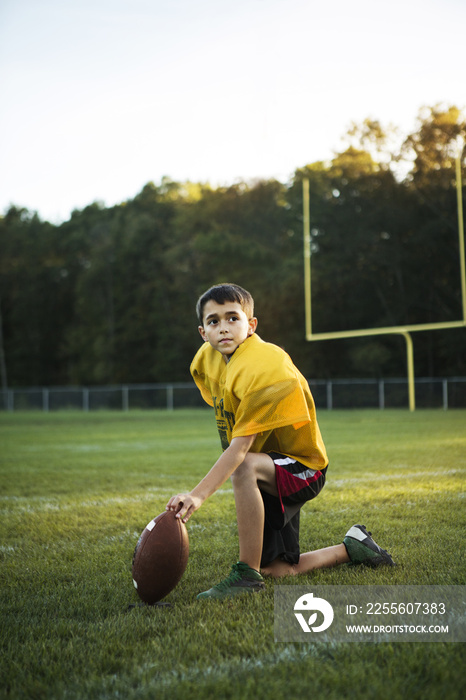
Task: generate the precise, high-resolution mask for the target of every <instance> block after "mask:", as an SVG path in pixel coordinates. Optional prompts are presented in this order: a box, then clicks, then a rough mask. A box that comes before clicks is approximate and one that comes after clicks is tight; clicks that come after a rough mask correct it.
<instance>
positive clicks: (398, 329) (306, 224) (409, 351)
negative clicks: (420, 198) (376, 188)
mask: <svg viewBox="0 0 466 700" xmlns="http://www.w3.org/2000/svg"><path fill="white" fill-rule="evenodd" d="M456 192H457V207H458V236H459V256H460V279H461V299H462V307H463V319H462V320H461V321H446V322H440V323H420V324H413V325H405V326H389V327H387V328H367V329H366V328H363V329H358V330H351V331H332V332H329V333H313V332H312V299H311V228H310V206H309V179H308V178H304V179H303V236H304V303H305V318H306V340H308V341H311V342H313V341H317V340H337V339H341V338H358V337H364V336H374V335H391V334H396V335H401V336H403V337H404V339H405V341H406V358H407V376H408V396H409V409H410V411H414V410H415V408H416V399H415V388H414V355H413V341H412V338H411V335H410V334H411V333H412V332H415V331H432V330H445V329H448V328H464V327H466V265H465V246H464V224H463V197H462V183H461V151H460V152H459V153H458V155H457V157H456Z"/></svg>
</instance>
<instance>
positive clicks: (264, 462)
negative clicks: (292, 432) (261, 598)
mask: <svg viewBox="0 0 466 700" xmlns="http://www.w3.org/2000/svg"><path fill="white" fill-rule="evenodd" d="M231 482H232V485H233V491H234V494H235V505H236V518H237V521H238V538H239V558H240V561H243V562H244V563H245V564H248V565H249V566H250V567H251V568H252V569H256V571H259V569H260V561H261V555H262V541H263V532H264V517H265V516H264V502H263V500H262V496H261V493H260V491H259V486H260V488H261V489H263V490H264V491H267V492H268V493H271V494H272V495H274V496H278V491H277V486H276V483H275V465H274V463H273V460H272V458H271V457H269V455H266V454H261V453H253V452H250V453H249V454H248V455H247V457H246V459H245V460H244V462H243V463H242V464H240V466H239V467H238V468H237V469H236V471H235V472H234V473H233V474H232V476H231Z"/></svg>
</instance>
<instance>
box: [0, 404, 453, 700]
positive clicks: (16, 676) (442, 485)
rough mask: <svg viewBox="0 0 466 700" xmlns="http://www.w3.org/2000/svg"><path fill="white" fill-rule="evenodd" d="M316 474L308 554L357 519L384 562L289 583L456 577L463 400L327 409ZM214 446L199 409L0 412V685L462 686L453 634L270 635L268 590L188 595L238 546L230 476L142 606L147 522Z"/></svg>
mask: <svg viewBox="0 0 466 700" xmlns="http://www.w3.org/2000/svg"><path fill="white" fill-rule="evenodd" d="M319 419H320V425H321V428H322V432H323V435H324V439H325V442H326V444H327V448H328V452H329V456H330V468H329V475H328V481H327V485H326V487H325V489H324V491H323V492H322V494H321V495H320V496H319V497H318V498H317V499H316V500H315V501H313V502H312V503H310V504H308V505H307V506H306V507H305V509H304V510H303V516H302V525H301V542H302V550H303V551H306V550H307V549H315V548H319V547H323V546H327V545H330V544H335V543H338V542H341V541H342V537H343V536H344V534H345V532H346V530H347V529H348V528H349V527H350V526H351V525H352V524H354V523H356V522H362V523H364V524H366V525H367V526H368V527H369V529H371V530H372V532H373V533H374V536H375V538H376V540H377V541H378V542H379V543H380V544H382V546H384V547H386V548H387V549H388V550H389V551H390V552H391V553H392V555H393V557H394V558H395V560H396V561H397V563H398V566H397V567H396V568H395V569H382V570H368V569H362V568H352V567H348V566H342V567H339V568H335V569H326V570H322V571H316V572H314V573H313V574H312V575H309V576H304V577H299V578H296V579H290V578H288V579H284V580H283V583H287V584H290V583H296V584H300V585H305V584H307V583H309V582H311V583H316V584H334V585H335V584H338V585H345V584H347V585H348V584H356V585H358V584H453V585H459V584H464V581H465V564H464V546H463V541H464V498H463V497H464V488H463V484H464V471H465V465H466V412H464V411H450V412H442V411H419V412H417V413H415V414H409V413H408V412H406V411H385V412H375V411H357V412H349V411H348V412H337V411H335V412H331V413H325V412H321V413H320V415H319ZM218 453H219V442H218V438H217V435H216V431H215V426H214V420H213V417H212V415H211V414H210V412H209V411H203V410H198V411H181V410H180V411H175V412H173V413H167V412H129V413H126V414H124V413H107V412H105V413H100V412H96V413H88V414H84V413H79V414H78V413H67V412H62V413H50V414H43V413H35V412H31V413H13V414H5V413H3V414H1V415H0V509H1V518H0V582H1V583H0V585H1V589H0V605H1V613H0V614H1V618H0V619H1V622H0V638H1V658H0V679H1V682H0V697H6V698H28V699H29V698H31V699H34V698H37V699H47V700H55V699H56V700H61V699H62V698H70V699H78V698H86V699H87V698H89V699H93V698H95V699H98V698H99V699H100V698H102V699H103V698H124V699H127V700H132V699H133V698H134V699H138V700H139V699H147V700H149V699H153V698H157V699H158V698H162V699H163V698H171V699H173V698H184V697H191V698H210V697H220V698H235V699H238V698H250V697H254V698H258V699H261V698H264V699H265V698H270V697H277V698H279V697H283V696H287V697H288V698H295V697H296V698H301V697H314V698H324V697H325V698H326V699H327V698H330V699H333V698H334V699H335V700H336V699H337V698H374V699H375V698H387V699H388V698H395V699H396V698H408V697H409V698H410V700H414V699H416V698H419V699H421V698H422V700H426V699H427V700H437V699H438V698H439V697H445V698H449V700H450V699H451V698H460V697H462V696H464V692H465V687H464V685H465V684H464V670H463V661H464V659H463V658H462V646H461V645H459V644H445V643H436V644H427V643H422V644H421V643H417V644H415V643H394V644H389V643H379V644H349V643H347V644H339V645H337V644H334V645H323V644H319V643H314V644H313V643H309V644H279V643H275V642H274V638H273V589H274V583H273V581H268V582H267V590H266V592H265V594H261V595H255V596H250V597H249V596H248V597H247V598H245V599H239V600H234V601H229V602H221V603H220V602H212V601H210V602H206V601H204V602H199V601H196V599H195V597H196V594H197V593H198V592H199V591H201V590H204V589H205V588H206V587H208V586H210V585H211V584H213V583H215V582H217V581H218V580H219V579H220V578H222V577H223V575H225V574H226V573H227V572H228V570H229V567H230V565H231V563H232V562H233V561H235V560H236V558H237V538H236V525H235V510H234V502H233V494H232V492H231V489H230V488H229V485H225V487H223V488H222V489H221V490H220V492H218V493H217V494H216V495H215V496H214V497H212V499H210V500H209V501H208V502H207V503H206V504H205V505H204V506H203V508H202V509H201V510H200V511H198V512H197V513H196V514H195V515H194V517H193V518H192V519H191V520H190V522H189V523H188V530H189V536H190V549H191V551H190V558H189V563H188V567H187V569H186V573H185V575H184V577H183V579H182V581H181V583H180V584H179V586H178V587H177V588H176V589H175V590H174V591H173V592H172V593H171V594H170V595H169V596H168V598H167V601H169V602H171V603H172V604H173V607H172V608H170V609H155V608H149V609H148V608H140V607H136V608H134V609H132V610H131V611H128V606H129V604H131V603H135V602H137V595H136V592H135V591H134V588H133V585H132V580H131V558H132V553H133V550H134V546H135V544H136V541H137V538H138V536H139V534H140V532H141V530H142V529H143V527H144V526H145V525H146V523H147V522H148V521H149V520H150V519H151V518H152V517H154V515H156V514H158V513H159V512H161V511H162V510H163V509H164V507H165V504H166V502H167V500H168V498H169V497H170V496H171V495H172V494H174V493H176V492H178V491H179V490H186V489H189V488H191V487H192V486H194V485H195V484H196V483H197V481H198V480H199V479H200V478H201V477H202V476H203V474H204V473H205V472H206V471H207V469H208V468H210V466H211V465H212V463H213V462H214V461H215V459H216V458H217V456H218Z"/></svg>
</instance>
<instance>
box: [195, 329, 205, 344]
mask: <svg viewBox="0 0 466 700" xmlns="http://www.w3.org/2000/svg"><path fill="white" fill-rule="evenodd" d="M197 330H198V331H199V333H200V334H201V338H202V340H203V341H204V342H205V343H206V342H207V336H206V334H205V330H204V326H198V327H197Z"/></svg>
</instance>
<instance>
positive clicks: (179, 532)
mask: <svg viewBox="0 0 466 700" xmlns="http://www.w3.org/2000/svg"><path fill="white" fill-rule="evenodd" d="M188 556H189V538H188V531H187V529H186V525H185V524H184V523H182V522H181V520H180V519H179V518H176V517H175V513H174V511H171V510H167V511H165V512H164V513H161V514H160V515H158V516H157V517H156V518H154V519H153V520H151V521H150V523H148V525H147V526H146V527H145V529H144V530H143V532H142V534H141V537H140V538H139V540H138V543H137V545H136V549H135V550H134V555H133V566H132V573H133V583H134V587H135V588H136V590H137V592H138V594H139V597H140V598H141V600H142V601H143V602H144V603H147V604H148V605H154V604H155V603H157V602H158V601H159V600H162V598H164V597H165V596H166V595H168V593H170V591H172V590H173V589H174V588H175V586H176V585H177V584H178V582H179V581H180V579H181V577H182V576H183V574H184V571H185V569H186V565H187V563H188Z"/></svg>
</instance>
